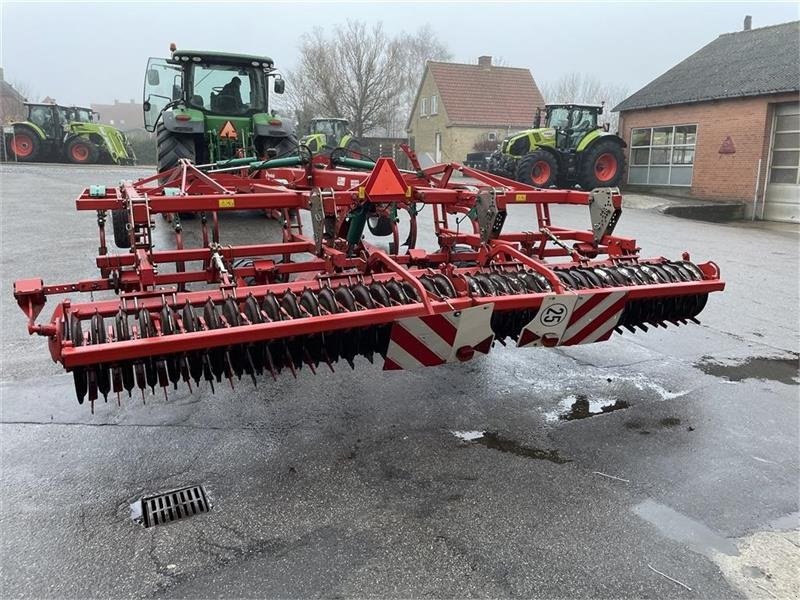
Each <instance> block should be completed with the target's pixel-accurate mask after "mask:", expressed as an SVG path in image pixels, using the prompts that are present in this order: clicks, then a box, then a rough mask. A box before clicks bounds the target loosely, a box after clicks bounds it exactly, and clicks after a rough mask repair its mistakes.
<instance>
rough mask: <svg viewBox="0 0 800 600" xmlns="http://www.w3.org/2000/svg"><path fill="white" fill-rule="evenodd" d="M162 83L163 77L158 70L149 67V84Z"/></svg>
mask: <svg viewBox="0 0 800 600" xmlns="http://www.w3.org/2000/svg"><path fill="white" fill-rule="evenodd" d="M159 83H161V77H159V75H158V71H157V70H156V69H148V70H147V85H153V86H155V85H158V84H159Z"/></svg>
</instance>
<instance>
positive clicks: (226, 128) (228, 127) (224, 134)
mask: <svg viewBox="0 0 800 600" xmlns="http://www.w3.org/2000/svg"><path fill="white" fill-rule="evenodd" d="M219 137H221V138H229V139H231V140H235V139H236V138H237V137H239V134H237V133H236V127H234V126H233V123H231V122H230V121H225V125H223V126H222V129H220V132H219Z"/></svg>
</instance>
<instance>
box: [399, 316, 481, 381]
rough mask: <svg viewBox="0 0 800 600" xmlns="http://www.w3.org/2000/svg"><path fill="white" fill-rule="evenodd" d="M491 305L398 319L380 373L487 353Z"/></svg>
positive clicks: (457, 360)
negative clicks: (382, 369)
mask: <svg viewBox="0 0 800 600" xmlns="http://www.w3.org/2000/svg"><path fill="white" fill-rule="evenodd" d="M493 310H494V304H482V305H480V306H473V307H471V308H466V309H464V310H456V311H451V312H446V313H441V314H438V315H426V316H424V317H411V318H408V319H400V320H399V321H395V322H394V324H393V325H392V332H391V335H390V339H389V348H388V350H387V351H386V362H384V363H383V368H384V370H387V371H391V370H397V369H416V368H417V367H434V366H436V365H443V364H445V363H452V362H463V361H466V360H469V359H471V358H472V356H473V355H474V354H475V353H476V352H480V353H482V354H488V353H489V350H491V348H492V342H493V341H494V333H493V332H492V327H491V318H492V311H493Z"/></svg>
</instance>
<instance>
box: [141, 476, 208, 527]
mask: <svg viewBox="0 0 800 600" xmlns="http://www.w3.org/2000/svg"><path fill="white" fill-rule="evenodd" d="M137 504H138V506H136V505H137ZM132 508H133V509H134V515H133V518H134V520H136V521H139V522H140V523H141V524H142V525H144V526H145V527H154V526H155V525H163V524H164V523H170V522H172V521H178V520H180V519H186V518H188V517H193V516H194V515H197V514H200V513H204V512H208V511H209V510H210V509H211V504H210V503H209V501H208V497H207V496H206V492H205V490H204V489H203V486H201V485H195V486H192V487H185V488H181V489H179V490H173V491H171V492H164V493H163V494H156V495H153V496H145V497H144V498H142V499H141V500H139V502H136V503H134V505H133V506H132ZM137 509H138V510H137Z"/></svg>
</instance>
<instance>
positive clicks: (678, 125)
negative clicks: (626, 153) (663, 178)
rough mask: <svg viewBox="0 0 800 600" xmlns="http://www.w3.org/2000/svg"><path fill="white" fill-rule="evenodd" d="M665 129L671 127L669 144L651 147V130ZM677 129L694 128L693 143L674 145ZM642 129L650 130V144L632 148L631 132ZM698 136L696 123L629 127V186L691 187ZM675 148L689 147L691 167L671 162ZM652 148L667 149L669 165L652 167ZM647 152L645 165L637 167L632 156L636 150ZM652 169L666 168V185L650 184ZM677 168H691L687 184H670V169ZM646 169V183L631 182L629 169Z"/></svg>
mask: <svg viewBox="0 0 800 600" xmlns="http://www.w3.org/2000/svg"><path fill="white" fill-rule="evenodd" d="M665 127H672V135H671V138H670V139H671V142H670V143H669V144H668V145H653V130H654V129H664V128H665ZM677 127H694V143H693V144H676V143H675V129H676V128H677ZM642 129H649V130H650V143H649V144H648V145H646V146H634V145H633V132H634V131H641V130H642ZM699 135H700V126H699V125H698V124H697V123H674V124H672V123H665V124H664V125H650V126H648V127H631V132H630V140H629V144H628V148H630V157H629V159H630V160H629V164H628V183H629V184H630V185H653V186H659V187H691V186H692V182H693V181H694V167H695V164H696V161H697V139H698V136H699ZM676 147H680V148H688V147H691V148H692V151H693V152H694V159H693V160H692V164H691V165H686V164H673V162H672V153H673V151H674V149H675V148H676ZM653 148H656V149H664V148H669V163H667V164H665V165H654V164H653V163H652V162H650V161H651V160H652V156H653ZM643 149H647V150H648V158H647V164H646V165H637V164H634V162H633V155H634V152H635V151H636V150H643ZM653 167H656V168H664V167H667V168H668V169H669V170H668V172H667V183H651V182H650V169H652V168H653ZM673 167H677V168H679V169H685V168H686V167H691V168H692V175H691V177H690V178H689V183H670V181H671V180H672V168H673ZM645 168H646V169H647V178H646V179H647V181H646V182H645V183H641V182H636V183H634V182H632V181H631V169H645Z"/></svg>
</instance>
